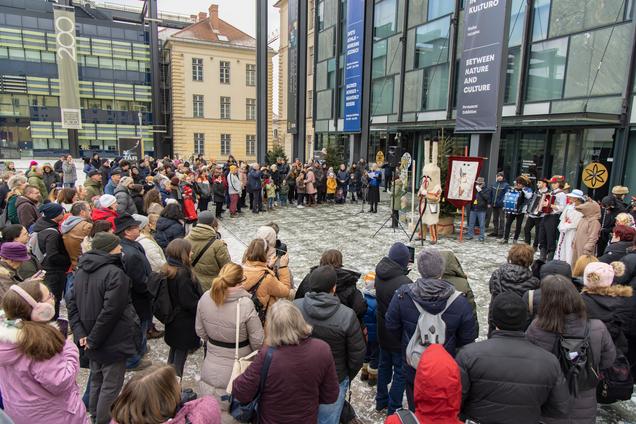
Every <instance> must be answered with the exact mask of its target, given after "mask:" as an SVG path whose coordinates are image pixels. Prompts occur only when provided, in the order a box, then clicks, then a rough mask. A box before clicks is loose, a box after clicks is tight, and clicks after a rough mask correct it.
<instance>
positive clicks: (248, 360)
mask: <svg viewBox="0 0 636 424" xmlns="http://www.w3.org/2000/svg"><path fill="white" fill-rule="evenodd" d="M240 325H241V300H240V299H239V300H238V301H237V302H236V339H235V340H236V344H235V347H234V364H233V365H232V374H231V375H230V381H228V383H227V388H226V389H225V391H226V392H228V393H232V382H234V380H235V379H236V378H237V377H238V376H239V375H241V374H243V373H244V372H245V370H246V369H247V368H248V367H249V366H250V365H251V364H252V361H253V360H254V356H256V354H257V353H258V351H257V350H255V351H254V352H252V353H250V354H249V355H247V356H244V357H242V358H239V357H238V351H239V329H240Z"/></svg>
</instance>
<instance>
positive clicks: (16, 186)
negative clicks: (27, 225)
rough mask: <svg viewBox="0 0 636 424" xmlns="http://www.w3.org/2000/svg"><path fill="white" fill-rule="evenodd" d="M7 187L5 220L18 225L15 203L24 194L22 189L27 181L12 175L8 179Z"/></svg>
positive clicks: (22, 177)
mask: <svg viewBox="0 0 636 424" xmlns="http://www.w3.org/2000/svg"><path fill="white" fill-rule="evenodd" d="M7 185H8V186H9V193H7V219H8V220H9V221H11V223H12V224H19V223H20V219H19V218H18V208H17V207H16V205H15V202H16V200H18V197H19V196H22V194H23V193H24V189H25V188H26V186H27V179H26V177H25V176H23V175H14V176H13V177H11V178H9V181H8V182H7Z"/></svg>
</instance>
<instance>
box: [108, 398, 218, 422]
mask: <svg viewBox="0 0 636 424" xmlns="http://www.w3.org/2000/svg"><path fill="white" fill-rule="evenodd" d="M221 423H222V420H221V408H220V407H219V403H218V402H217V401H216V399H214V398H213V397H212V396H203V397H199V398H198V399H195V400H191V401H190V402H186V403H184V404H183V405H182V406H181V407H180V408H179V412H177V415H175V416H174V417H173V418H170V419H169V420H168V421H165V423H164V424H221ZM110 424H117V422H115V420H112V419H111V420H110Z"/></svg>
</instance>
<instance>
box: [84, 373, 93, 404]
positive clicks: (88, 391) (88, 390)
mask: <svg viewBox="0 0 636 424" xmlns="http://www.w3.org/2000/svg"><path fill="white" fill-rule="evenodd" d="M90 397H91V375H90V373H89V374H88V383H86V390H84V395H83V396H82V402H83V403H84V406H85V407H86V410H87V411H88V402H89V400H90Z"/></svg>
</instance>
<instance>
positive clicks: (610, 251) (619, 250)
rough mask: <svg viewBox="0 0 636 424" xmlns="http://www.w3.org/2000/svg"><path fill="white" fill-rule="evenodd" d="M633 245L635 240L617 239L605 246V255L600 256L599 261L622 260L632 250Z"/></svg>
mask: <svg viewBox="0 0 636 424" xmlns="http://www.w3.org/2000/svg"><path fill="white" fill-rule="evenodd" d="M633 245H634V242H632V241H617V242H615V243H610V244H608V245H607V247H606V248H605V253H603V256H601V257H600V258H598V260H599V262H605V263H606V264H609V263H612V262H614V261H620V260H621V259H622V258H623V256H625V255H627V253H629V252H630V250H631V249H632V246H633Z"/></svg>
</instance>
